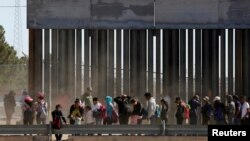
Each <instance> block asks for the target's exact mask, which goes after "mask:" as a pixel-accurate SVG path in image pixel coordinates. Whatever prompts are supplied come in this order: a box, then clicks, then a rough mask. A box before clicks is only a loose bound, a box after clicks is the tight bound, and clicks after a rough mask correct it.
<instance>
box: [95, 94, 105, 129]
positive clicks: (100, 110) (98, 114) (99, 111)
mask: <svg viewBox="0 0 250 141" xmlns="http://www.w3.org/2000/svg"><path fill="white" fill-rule="evenodd" d="M92 111H93V117H94V118H95V124H96V125H101V124H102V120H103V119H104V118H105V113H106V108H105V106H103V105H102V104H101V103H100V102H99V101H98V98H97V97H94V98H93V106H92Z"/></svg>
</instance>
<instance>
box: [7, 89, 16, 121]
mask: <svg viewBox="0 0 250 141" xmlns="http://www.w3.org/2000/svg"><path fill="white" fill-rule="evenodd" d="M15 95H16V94H15V92H14V91H10V92H9V93H8V94H7V95H5V96H4V109H5V114H6V124H7V125H10V124H11V119H12V116H13V114H14V112H15V107H16V100H15Z"/></svg>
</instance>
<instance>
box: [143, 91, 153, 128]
mask: <svg viewBox="0 0 250 141" xmlns="http://www.w3.org/2000/svg"><path fill="white" fill-rule="evenodd" d="M144 97H145V99H146V110H147V114H148V115H147V119H148V120H149V121H150V124H152V125H155V124H156V116H155V111H156V101H155V98H154V97H153V96H152V95H151V93H149V92H147V93H145V94H144Z"/></svg>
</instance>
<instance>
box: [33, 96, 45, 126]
mask: <svg viewBox="0 0 250 141" xmlns="http://www.w3.org/2000/svg"><path fill="white" fill-rule="evenodd" d="M35 111H36V122H37V124H38V125H39V124H46V120H47V117H48V103H47V102H46V101H45V94H44V93H42V92H38V93H37V102H36V103H35Z"/></svg>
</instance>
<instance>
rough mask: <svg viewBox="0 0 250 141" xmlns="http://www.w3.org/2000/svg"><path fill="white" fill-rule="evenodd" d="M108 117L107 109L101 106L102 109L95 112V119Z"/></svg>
mask: <svg viewBox="0 0 250 141" xmlns="http://www.w3.org/2000/svg"><path fill="white" fill-rule="evenodd" d="M105 115H106V107H105V106H103V105H101V106H100V108H99V109H98V110H96V111H93V117H94V118H102V119H103V118H105Z"/></svg>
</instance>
